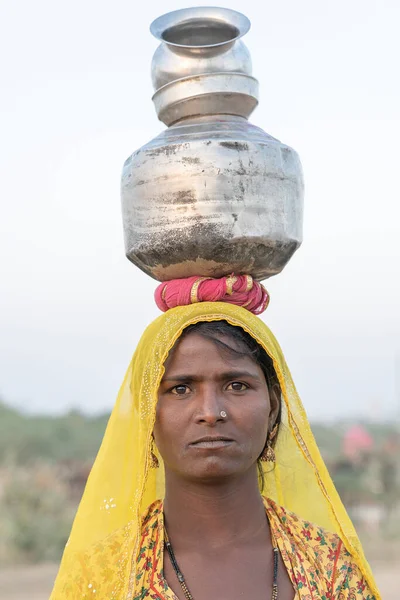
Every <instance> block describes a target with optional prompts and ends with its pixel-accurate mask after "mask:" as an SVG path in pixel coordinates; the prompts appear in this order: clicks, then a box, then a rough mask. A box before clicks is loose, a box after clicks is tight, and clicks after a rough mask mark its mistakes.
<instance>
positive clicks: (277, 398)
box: [269, 383, 282, 431]
mask: <svg viewBox="0 0 400 600" xmlns="http://www.w3.org/2000/svg"><path fill="white" fill-rule="evenodd" d="M269 402H270V406H271V408H270V412H269V430H270V431H271V429H272V428H273V426H274V425H275V423H276V420H277V418H278V415H279V412H280V410H281V402H282V393H281V388H280V386H279V384H278V383H274V385H273V386H272V387H271V389H270V390H269Z"/></svg>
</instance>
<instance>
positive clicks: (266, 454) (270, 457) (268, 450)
mask: <svg viewBox="0 0 400 600" xmlns="http://www.w3.org/2000/svg"><path fill="white" fill-rule="evenodd" d="M278 429H279V423H277V424H276V425H275V427H273V429H272V430H271V431H270V433H269V434H268V438H267V443H266V445H265V448H264V450H263V453H262V454H261V456H260V460H261V461H263V462H275V460H276V455H275V450H274V448H273V446H272V442H273V440H274V438H275V437H276V434H277V433H278Z"/></svg>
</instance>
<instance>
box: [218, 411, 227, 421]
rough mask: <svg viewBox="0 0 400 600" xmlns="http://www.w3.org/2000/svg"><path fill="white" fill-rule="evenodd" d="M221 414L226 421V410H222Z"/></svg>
mask: <svg viewBox="0 0 400 600" xmlns="http://www.w3.org/2000/svg"><path fill="white" fill-rule="evenodd" d="M219 414H220V416H221V417H222V418H223V419H226V412H225V411H224V410H221V412H220V413H219Z"/></svg>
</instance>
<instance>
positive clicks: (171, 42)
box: [122, 8, 303, 281]
mask: <svg viewBox="0 0 400 600" xmlns="http://www.w3.org/2000/svg"><path fill="white" fill-rule="evenodd" d="M248 28H249V22H248V20H247V19H246V17H244V16H243V15H240V14H239V13H236V12H234V11H230V10H227V9H212V8H196V9H186V10H181V11H175V12H174V13H169V14H168V15H165V16H164V17H160V19H157V20H156V21H155V22H154V23H153V25H152V31H153V33H154V34H155V35H156V36H157V37H159V38H160V39H162V40H163V41H162V43H161V46H160V47H159V49H158V50H157V51H156V53H155V57H154V60H153V83H154V85H155V88H156V92H155V95H154V98H153V99H154V102H155V105H156V109H157V113H158V115H159V118H160V119H161V120H163V121H164V122H165V123H166V124H167V125H168V126H169V128H168V129H167V130H165V131H164V132H163V133H161V134H160V135H159V136H158V137H156V138H155V139H154V140H152V141H151V142H149V143H148V144H146V145H145V146H143V147H142V148H141V149H140V150H138V151H137V152H135V153H134V154H132V156H131V157H130V158H128V160H127V161H126V163H125V165H124V169H123V174H122V208H123V221H124V233H125V245H126V255H127V257H128V258H129V259H130V260H131V261H132V262H133V263H134V264H136V265H137V266H138V267H140V268H141V269H142V270H143V271H145V272H146V273H148V274H149V275H151V276H152V277H154V278H155V279H158V280H160V281H165V280H168V279H173V278H180V277H188V276H190V275H202V276H212V277H220V276H222V275H226V274H228V273H231V272H235V273H250V274H251V275H253V277H255V278H257V279H259V280H261V279H265V278H267V277H270V276H271V275H275V274H276V273H279V272H280V271H281V270H282V269H283V267H284V266H285V265H286V263H287V262H288V261H289V259H290V258H291V256H292V255H293V253H294V252H295V250H296V249H297V248H298V247H299V245H300V243H301V240H302V214H303V179H302V171H301V165H300V161H299V158H298V156H297V154H296V152H295V151H294V150H292V149H291V148H289V147H288V146H285V145H283V144H281V143H280V142H279V141H278V140H276V139H274V138H272V137H271V136H269V135H268V134H266V133H265V132H264V131H262V130H261V129H259V128H258V127H255V126H254V125H251V124H250V123H249V122H248V121H247V117H248V116H249V115H250V113H251V112H252V111H253V110H254V108H255V106H256V105H257V102H258V84H257V81H256V80H255V79H254V78H253V77H252V75H251V61H250V56H249V53H248V51H247V49H246V48H245V46H244V44H243V42H242V41H241V40H240V39H239V38H240V37H241V36H242V35H243V34H244V33H246V31H247V30H248Z"/></svg>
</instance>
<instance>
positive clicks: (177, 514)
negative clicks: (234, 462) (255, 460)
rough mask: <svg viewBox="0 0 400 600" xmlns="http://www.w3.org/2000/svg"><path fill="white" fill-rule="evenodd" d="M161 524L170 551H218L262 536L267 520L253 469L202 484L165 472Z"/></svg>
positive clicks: (255, 472)
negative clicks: (163, 516)
mask: <svg viewBox="0 0 400 600" xmlns="http://www.w3.org/2000/svg"><path fill="white" fill-rule="evenodd" d="M165 485H166V491H165V500H164V515H165V523H166V528H167V531H168V534H169V536H170V537H171V540H172V541H173V544H174V548H175V547H177V548H178V549H179V548H180V549H188V548H191V547H193V546H198V545H199V543H201V544H202V545H203V547H208V548H220V547H226V546H229V545H230V544H232V543H236V544H239V543H246V542H247V541H250V540H254V539H255V537H257V535H260V536H261V537H263V538H264V537H265V529H266V528H267V519H266V515H265V508H264V505H263V501H262V497H261V494H260V490H259V487H258V478H257V469H256V468H255V469H254V470H250V471H249V472H247V473H244V474H243V475H241V476H240V477H236V478H234V479H230V480H225V481H220V482H218V483H217V484H206V485H205V484H204V482H203V483H201V482H196V481H188V480H185V479H182V478H181V477H179V476H177V475H176V474H175V473H172V472H169V471H168V470H166V473H165Z"/></svg>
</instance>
